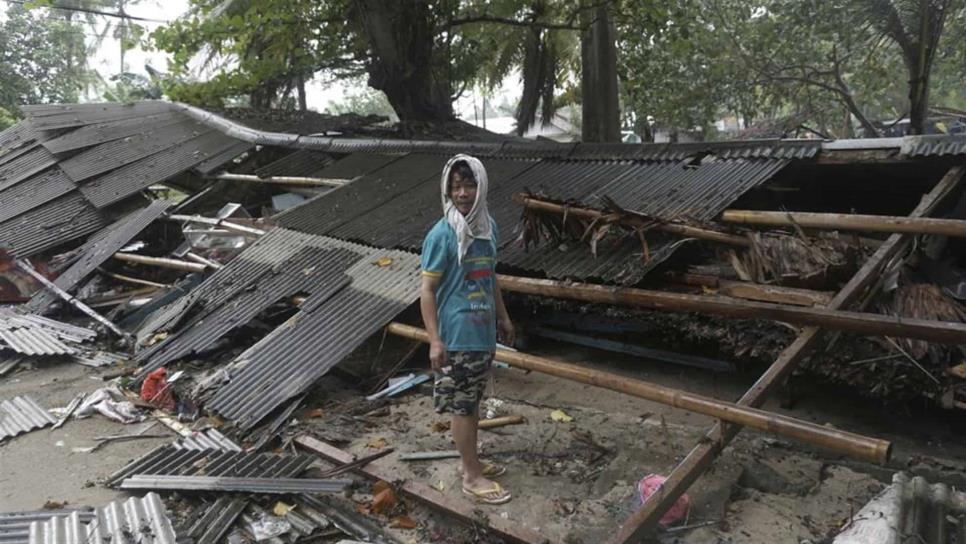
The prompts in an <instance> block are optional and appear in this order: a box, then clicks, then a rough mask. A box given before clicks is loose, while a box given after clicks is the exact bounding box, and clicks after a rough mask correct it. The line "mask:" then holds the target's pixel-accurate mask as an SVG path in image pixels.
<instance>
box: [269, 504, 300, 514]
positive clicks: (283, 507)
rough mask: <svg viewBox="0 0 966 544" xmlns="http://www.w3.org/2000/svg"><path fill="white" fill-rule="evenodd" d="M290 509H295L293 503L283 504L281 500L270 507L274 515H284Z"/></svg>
mask: <svg viewBox="0 0 966 544" xmlns="http://www.w3.org/2000/svg"><path fill="white" fill-rule="evenodd" d="M292 510H295V505H294V504H285V503H284V502H282V501H278V502H277V503H275V508H272V513H273V514H275V515H276V516H285V515H287V514H288V513H289V512H291V511H292Z"/></svg>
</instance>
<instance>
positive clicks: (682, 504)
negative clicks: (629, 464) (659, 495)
mask: <svg viewBox="0 0 966 544" xmlns="http://www.w3.org/2000/svg"><path fill="white" fill-rule="evenodd" d="M665 480H667V478H665V477H664V476H661V475H660V474H648V475H647V476H645V477H643V478H641V481H640V482H638V483H637V491H638V492H639V493H640V495H641V504H643V503H644V501H646V500H647V498H648V497H650V496H651V495H653V494H654V493H655V492H659V491H660V489H661V486H663V485H664V481H665ZM690 509H691V498H690V497H688V494H687V493H685V494H683V495H681V496H680V497H678V500H676V501H674V504H673V505H672V506H671V508H670V509H669V510H668V511H667V512H666V513H665V514H664V516H663V517H661V525H664V526H665V527H667V526H668V525H674V524H675V523H679V522H681V521H682V520H683V519H684V518H685V517H686V516H687V515H688V510H690Z"/></svg>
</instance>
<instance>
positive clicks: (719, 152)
mask: <svg viewBox="0 0 966 544" xmlns="http://www.w3.org/2000/svg"><path fill="white" fill-rule="evenodd" d="M821 149H822V140H741V141H723V142H689V143H679V144H671V143H666V144H636V145H635V144H594V143H581V144H578V145H577V146H576V147H575V148H574V150H573V152H572V153H571V154H570V155H568V158H572V159H578V158H579V159H583V158H602V159H603V158H607V159H639V160H646V161H672V162H673V161H682V160H687V159H692V158H695V157H700V156H703V155H714V156H715V157H717V158H719V159H779V160H781V159H808V158H812V157H814V156H815V155H817V154H818V153H819V151H821Z"/></svg>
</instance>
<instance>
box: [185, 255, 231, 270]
mask: <svg viewBox="0 0 966 544" xmlns="http://www.w3.org/2000/svg"><path fill="white" fill-rule="evenodd" d="M184 257H185V259H188V260H189V261H194V262H196V263H198V264H203V265H205V266H207V267H208V268H211V269H213V270H221V269H222V268H224V266H225V265H223V264H221V263H216V262H215V261H212V260H210V259H206V258H204V257H202V256H201V255H198V254H197V253H192V252H190V251H189V252H188V253H186V254H185V256H184Z"/></svg>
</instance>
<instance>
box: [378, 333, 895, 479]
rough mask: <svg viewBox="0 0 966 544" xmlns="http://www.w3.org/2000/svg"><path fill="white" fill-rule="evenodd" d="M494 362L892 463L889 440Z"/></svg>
mask: <svg viewBox="0 0 966 544" xmlns="http://www.w3.org/2000/svg"><path fill="white" fill-rule="evenodd" d="M389 332H391V333H393V334H396V335H399V336H404V337H406V338H411V339H413V340H419V341H421V342H429V335H428V334H426V331H425V330H423V329H420V328H417V327H412V326H409V325H404V324H402V323H390V324H389ZM495 359H496V360H497V361H501V362H504V363H506V364H508V365H510V366H513V367H517V368H521V369H523V370H531V371H534V372H540V373H543V374H549V375H551V376H556V377H558V378H564V379H567V380H572V381H575V382H580V383H586V384H588V385H594V386H597V387H600V388H603V389H609V390H611V391H616V392H618V393H623V394H625V395H631V396H633V397H638V398H642V399H646V400H650V401H653V402H659V403H661V404H666V405H668V406H674V407H675V408H680V409H682V410H688V411H690V412H695V413H698V414H704V415H706V416H711V417H716V418H720V419H724V420H726V421H732V422H735V423H741V424H742V425H747V426H749V427H754V428H755V429H759V430H762V431H766V432H770V433H774V434H778V435H781V436H785V437H788V438H793V439H795V440H800V441H802V442H806V443H809V444H814V445H816V446H821V447H824V448H827V449H830V450H832V451H835V452H837V453H843V454H846V455H850V456H853V457H856V458H859V459H864V460H866V461H872V462H874V463H880V464H881V463H885V462H886V461H887V460H888V459H889V455H890V452H891V448H892V445H891V443H890V442H888V441H886V440H880V439H878V438H871V437H867V436H862V435H858V434H855V433H850V432H846V431H841V430H839V429H830V428H828V427H823V426H822V425H817V424H815V423H810V422H807V421H802V420H800V419H795V418H791V417H788V416H783V415H780V414H773V413H770V412H766V411H764V410H759V409H757V408H749V407H745V406H738V405H737V404H734V403H732V402H725V401H722V400H718V399H714V398H711V397H705V396H703V395H696V394H693V393H688V392H687V391H682V390H680V389H673V388H670V387H665V386H663V385H658V384H655V383H650V382H645V381H642V380H634V379H631V378H628V377H626V376H621V375H618V374H612V373H610V372H602V371H600V370H594V369H591V368H587V367H583V366H579V365H575V364H570V363H564V362H562V361H556V360H553V359H546V358H543V357H538V356H536V355H528V354H526V353H522V352H519V351H510V350H506V349H502V348H497V350H496V356H495Z"/></svg>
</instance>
